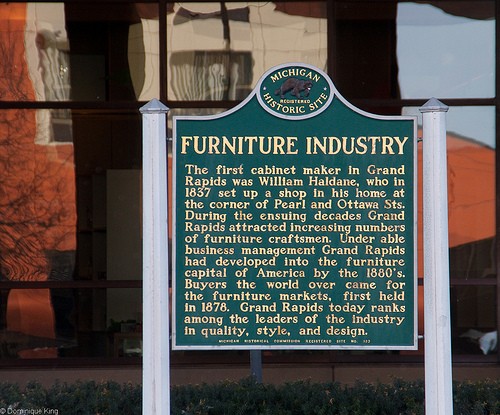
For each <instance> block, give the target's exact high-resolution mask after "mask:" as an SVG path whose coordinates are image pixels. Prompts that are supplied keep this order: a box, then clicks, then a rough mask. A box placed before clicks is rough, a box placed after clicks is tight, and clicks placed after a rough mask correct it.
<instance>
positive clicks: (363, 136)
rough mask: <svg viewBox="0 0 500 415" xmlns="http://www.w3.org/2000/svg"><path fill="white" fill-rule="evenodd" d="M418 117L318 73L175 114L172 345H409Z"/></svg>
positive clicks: (270, 77)
mask: <svg viewBox="0 0 500 415" xmlns="http://www.w3.org/2000/svg"><path fill="white" fill-rule="evenodd" d="M415 177H416V120H415V118H413V117H402V116H394V117H387V116H377V115H373V114H368V113H365V112H363V111H360V110H358V109H356V108H355V107H353V106H352V105H351V104H349V103H348V102H347V101H346V100H345V99H344V98H343V97H342V96H340V95H339V94H338V92H337V91H336V89H335V87H334V85H333V83H332V81H331V80H330V79H329V78H328V76H327V75H326V74H325V73H323V72H322V71H321V70H319V69H317V68H315V67H312V66H309V65H305V64H287V65H282V66H279V67H276V68H273V69H271V70H270V71H268V72H267V73H266V74H265V75H264V76H263V77H262V79H261V80H260V82H259V84H258V86H257V87H256V89H255V90H254V91H253V93H252V94H251V95H250V96H249V97H248V98H247V99H246V100H245V101H244V102H243V103H242V104H241V105H239V106H238V107H236V108H234V109H232V110H230V111H228V112H225V113H222V114H219V115H215V116H204V117H194V116H193V117H176V118H174V194H175V196H174V202H175V209H174V210H175V212H174V253H173V257H174V284H173V285H174V294H173V304H174V305H173V311H174V313H173V348H174V349H210V348H224V349H286V348H288V349H291V348H294V349H300V348H307V349H321V348H332V349H415V348H416V347H417V331H416V328H417V324H416V314H417V312H416V304H417V302H416V295H417V290H416V179H415Z"/></svg>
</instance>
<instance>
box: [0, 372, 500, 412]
mask: <svg viewBox="0 0 500 415" xmlns="http://www.w3.org/2000/svg"><path fill="white" fill-rule="evenodd" d="M453 392H454V393H453V402H454V414H455V415H498V414H500V381H490V380H486V381H482V382H455V383H454V385H453ZM170 400H171V402H170V404H171V413H172V414H173V415H423V413H424V384H423V382H422V381H415V382H410V381H403V380H399V379H396V380H394V381H393V382H392V383H389V384H383V383H375V384H371V383H366V382H357V383H356V384H355V385H352V386H345V385H341V384H340V383H337V382H333V383H315V382H311V381H297V382H292V383H286V384H283V385H269V384H259V383H256V382H254V381H253V380H251V379H243V380H241V381H239V382H229V381H226V382H220V383H217V384H201V385H185V386H174V387H172V389H171V399H170ZM141 405H142V388H141V386H140V385H133V384H123V385H120V384H118V383H116V382H100V383H98V382H93V381H85V382H84V381H81V382H76V383H72V384H67V383H60V382H58V383H56V384H54V385H53V386H51V387H49V388H44V387H42V386H41V385H40V384H39V383H37V382H30V383H28V384H27V385H26V386H25V387H24V388H20V387H19V386H18V385H17V384H13V383H6V382H4V383H0V412H1V411H2V410H3V412H2V413H6V412H9V411H8V409H9V408H11V409H14V410H16V409H17V410H18V412H17V413H19V410H20V409H24V410H25V412H24V413H37V412H35V411H34V410H36V409H40V410H46V409H51V410H53V412H49V413H53V414H56V415H65V414H71V415H114V414H120V415H138V414H141V412H142V407H141ZM28 410H32V412H28ZM56 411H57V412H56ZM10 412H11V413H16V412H15V411H10ZM39 413H45V412H39Z"/></svg>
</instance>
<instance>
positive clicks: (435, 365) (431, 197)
mask: <svg viewBox="0 0 500 415" xmlns="http://www.w3.org/2000/svg"><path fill="white" fill-rule="evenodd" d="M447 111H448V107H447V106H446V105H444V104H443V103H442V102H440V101H438V100H437V99H435V98H432V99H430V100H429V101H428V102H427V103H426V104H425V105H424V106H423V107H421V108H420V112H421V113H422V115H423V146H424V148H423V186H424V187H423V190H424V200H423V203H424V320H425V327H424V329H425V333H424V336H425V413H426V414H427V415H450V414H453V389H452V369H451V329H450V269H449V261H448V257H449V254H448V182H447V164H446V112H447Z"/></svg>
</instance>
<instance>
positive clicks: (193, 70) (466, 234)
mask: <svg viewBox="0 0 500 415" xmlns="http://www.w3.org/2000/svg"><path fill="white" fill-rule="evenodd" d="M496 7H500V1H495V0H482V1H467V0H465V1H464V0H450V1H448V0H444V1H413V2H410V1H392V0H387V1H377V2H374V1H359V0H353V1H345V0H342V1H341V0H333V1H307V2H296V1H286V2H231V1H227V2H215V1H214V2H192V1H183V2H173V1H166V0H158V1H154V0H144V1H143V2H130V1H110V2H99V1H89V2H85V1H68V2H54V3H47V2H44V1H43V2H42V1H40V2H37V1H34V2H26V3H22V2H8V3H2V4H1V5H0V56H1V57H2V64H1V65H0V166H1V171H2V177H1V178H0V207H1V209H2V215H1V218H0V294H1V295H0V305H1V306H0V331H1V335H2V337H1V340H2V348H1V350H0V356H2V357H4V358H15V359H18V358H37V357H44V358H47V357H54V358H55V357H68V358H78V357H107V358H109V359H110V360H109V361H111V358H113V357H119V358H125V359H127V358H128V359H129V360H128V361H129V362H135V363H138V362H139V360H138V359H135V358H136V357H137V356H138V355H140V350H141V343H140V334H139V333H140V327H141V320H142V315H141V301H142V299H141V286H142V283H141V275H142V269H141V266H142V258H141V230H140V210H141V206H140V197H139V195H140V174H141V159H142V157H141V139H142V137H141V135H142V129H141V117H140V114H139V111H138V109H139V107H140V106H141V105H143V103H144V102H146V101H148V100H150V99H153V98H159V99H160V100H162V101H163V102H165V103H166V104H167V105H168V106H169V107H170V108H171V111H170V114H169V122H170V121H171V116H173V115H174V114H176V115H177V114H200V115H201V114H209V113H214V112H218V111H221V110H222V108H230V107H232V106H234V105H235V104H236V103H238V102H240V101H241V100H243V99H245V98H246V97H247V96H248V94H249V93H250V91H252V89H253V88H254V87H255V85H256V83H257V81H258V79H259V77H260V76H261V75H262V74H263V73H264V72H265V71H267V70H268V69H269V68H271V67H272V66H275V65H278V64H283V63H286V62H304V63H307V64H311V65H314V66H317V67H319V68H321V69H322V70H324V71H326V72H328V73H329V75H330V76H331V78H332V79H333V82H334V83H335V85H336V87H337V88H338V90H339V91H340V93H341V94H342V95H343V96H344V97H345V98H346V99H347V100H349V101H351V102H353V103H354V104H355V105H356V106H358V107H360V108H362V109H364V110H367V111H370V112H373V113H377V114H389V115H393V114H398V113H404V114H415V115H417V116H420V113H419V111H418V108H419V107H420V106H421V105H423V104H424V103H425V101H426V100H427V99H428V98H430V97H436V98H439V99H440V100H442V101H443V102H444V103H445V104H447V105H449V106H450V110H449V112H448V113H447V123H448V129H447V130H448V139H447V140H448V141H447V145H448V176H449V231H450V233H449V237H450V271H451V299H452V324H453V326H452V332H453V346H454V349H453V350H454V353H455V355H466V357H465V359H469V360H470V361H473V360H474V359H483V357H482V355H483V354H490V355H491V354H492V352H493V349H492V348H491V347H486V346H484V344H485V343H486V342H487V341H489V340H490V339H491V337H492V336H493V335H496V330H497V327H498V325H499V321H498V320H497V315H498V311H497V309H498V299H499V298H500V297H499V294H500V288H499V286H498V284H497V281H498V277H497V269H496V268H497V266H496V264H497V260H496V258H497V249H498V247H497V243H496V226H497V225H496V210H497V206H496V199H497V197H496V183H495V176H496V141H497V140H496V137H497V131H496V126H495V122H496V114H497V112H498V108H497V106H496V105H497V102H496V99H497V98H496V96H495V91H496V86H495V84H496V71H497V68H496V66H495V65H496V50H497V42H496V34H495V24H496V22H495V13H496ZM160 11H162V13H163V11H165V13H166V14H165V15H162V16H160ZM214 108H215V109H214ZM169 135H170V131H169ZM420 182H421V181H420ZM420 262H423V261H422V260H420ZM419 278H420V289H421V288H422V285H423V284H425V275H424V270H423V267H422V266H420V269H419ZM420 291H422V290H420ZM422 306H423V301H420V315H421V316H422ZM420 330H421V331H420V333H421V334H423V332H422V330H423V325H422V324H421V328H420ZM488 344H492V343H488ZM420 353H421V351H420ZM193 355H196V356H197V357H196V358H197V359H200V360H201V359H202V357H203V358H204V356H206V355H209V354H208V353H206V354H203V355H201V354H196V353H195V352H193V353H186V354H184V355H183V356H182V354H180V353H174V354H173V358H174V360H175V359H181V360H182V359H184V361H187V358H188V357H189V358H191V357H193ZM471 355H475V356H472V357H471ZM200 356H202V357H200ZM212 356H213V355H212ZM217 356H219V357H220V356H222V357H220V358H221V360H224V359H226V358H225V357H224V356H232V357H234V358H235V359H236V360H237V359H240V360H238V361H240V362H241V356H240V355H239V354H238V356H236V354H233V355H231V354H224V353H218V354H217ZM372 357H373V356H372V355H369V356H366V355H362V354H361V353H352V354H349V353H330V352H325V353H312V352H311V353H310V352H304V353H296V354H295V352H290V353H285V354H277V353H266V354H265V356H264V358H265V359H269V360H272V359H275V358H276V359H278V358H279V359H281V361H287V359H288V361H293V360H294V359H296V358H300V359H304V360H307V359H313V360H314V359H316V360H315V361H318V362H319V361H321V362H325V361H335V359H339V360H341V359H343V358H344V359H347V360H349V359H351V360H352V359H358V358H359V359H360V360H362V359H367V360H369V359H370V358H372ZM392 358H393V359H394V360H396V359H400V360H399V361H401V359H404V358H405V356H403V355H397V354H396V353H394V354H391V359H392ZM229 360H230V359H229ZM236 360H235V361H236Z"/></svg>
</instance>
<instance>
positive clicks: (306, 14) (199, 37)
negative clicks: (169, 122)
mask: <svg viewBox="0 0 500 415" xmlns="http://www.w3.org/2000/svg"><path fill="white" fill-rule="evenodd" d="M169 4H170V5H171V6H170V7H169V8H168V13H167V65H168V68H167V98H168V100H169V101H170V100H172V101H220V100H242V99H244V98H246V96H247V95H248V94H249V93H250V91H251V90H252V89H253V88H254V86H255V84H256V82H257V81H258V80H259V78H260V76H261V75H262V74H263V73H264V72H265V71H267V70H268V69H269V68H271V67H272V66H275V65H278V64H281V63H283V62H304V63H309V64H312V65H315V66H317V67H319V68H321V69H326V63H327V19H326V2H322V1H312V2H307V3H301V2H286V3H285V2H248V3H241V2H240V3H232V2H211V3H190V2H183V3H169Z"/></svg>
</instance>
